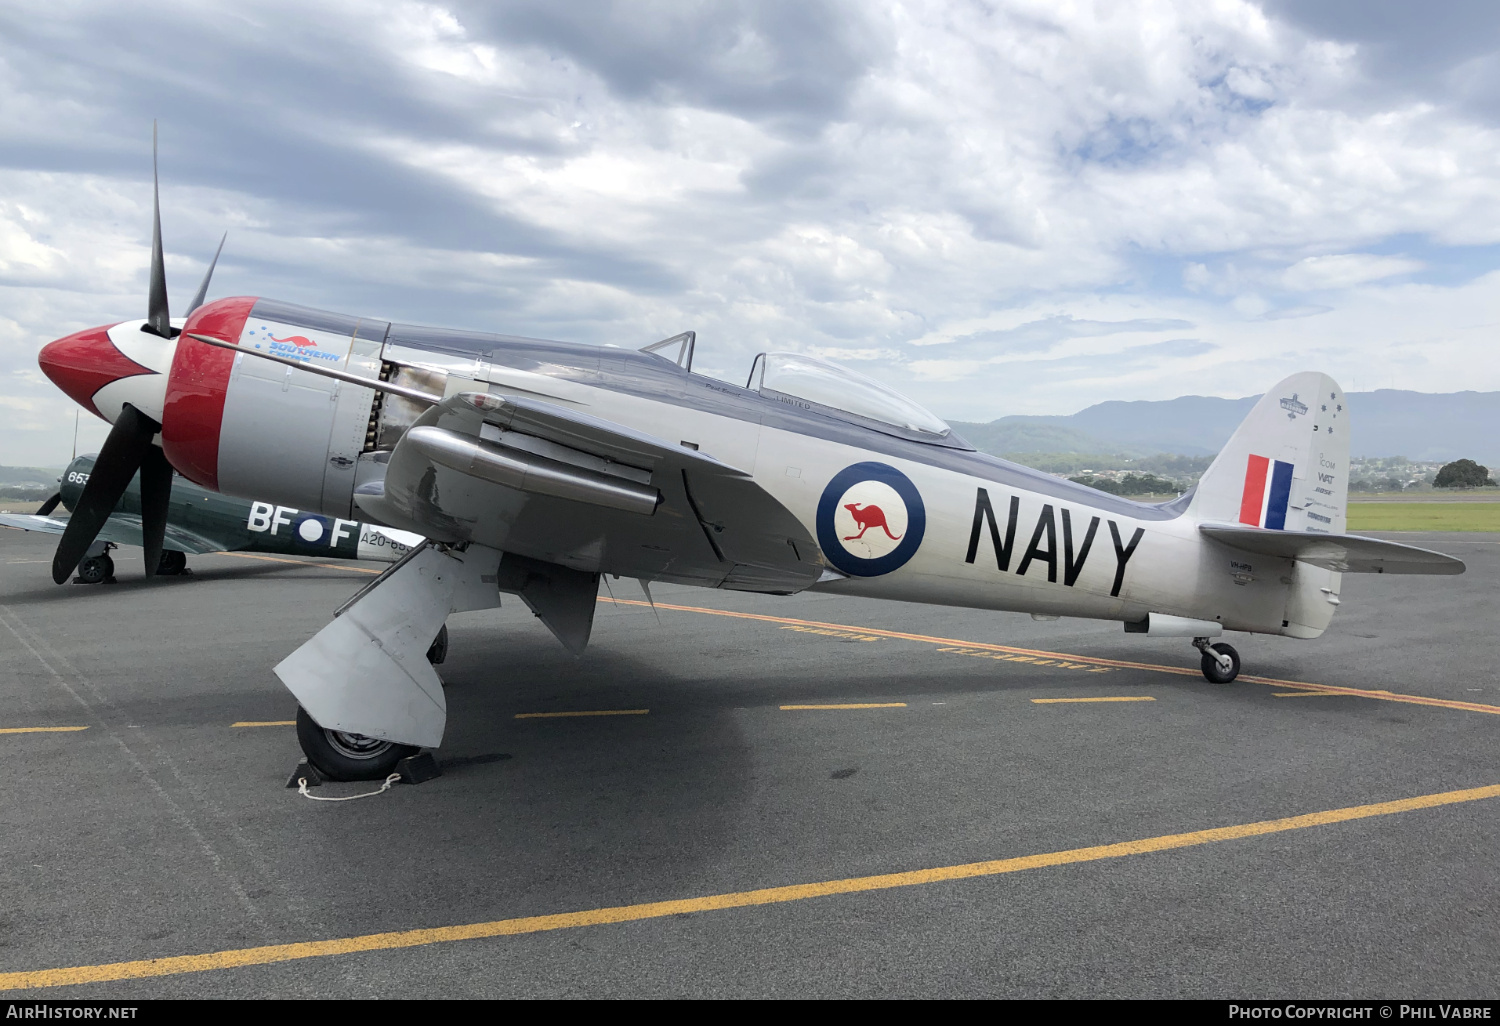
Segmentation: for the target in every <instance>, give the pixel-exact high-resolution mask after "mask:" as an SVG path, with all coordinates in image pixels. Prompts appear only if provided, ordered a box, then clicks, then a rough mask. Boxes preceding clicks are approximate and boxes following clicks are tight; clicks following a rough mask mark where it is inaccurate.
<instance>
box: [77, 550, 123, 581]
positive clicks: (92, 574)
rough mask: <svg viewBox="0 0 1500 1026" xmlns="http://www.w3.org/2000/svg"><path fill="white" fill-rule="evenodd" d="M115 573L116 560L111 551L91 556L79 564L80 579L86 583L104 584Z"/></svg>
mask: <svg viewBox="0 0 1500 1026" xmlns="http://www.w3.org/2000/svg"><path fill="white" fill-rule="evenodd" d="M114 575H115V561H114V560H112V559H110V558H109V553H107V552H106V553H104V554H102V555H98V556H89V557H88V558H87V559H85V560H84V561H83V562H81V563H79V564H78V579H79V580H80V581H82V582H83V583H84V584H102V583H104V582H105V581H107V580H109V579H110V578H111V577H113V576H114Z"/></svg>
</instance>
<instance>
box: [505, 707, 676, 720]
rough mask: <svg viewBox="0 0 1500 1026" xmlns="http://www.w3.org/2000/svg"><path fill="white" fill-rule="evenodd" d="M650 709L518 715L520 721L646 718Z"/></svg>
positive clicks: (593, 710) (589, 710) (590, 710)
mask: <svg viewBox="0 0 1500 1026" xmlns="http://www.w3.org/2000/svg"><path fill="white" fill-rule="evenodd" d="M650 711H651V710H650V709H588V710H584V711H581V712H544V713H516V719H518V720H552V719H557V718H559V717H562V716H644V715H646V714H647V713H648V712H650Z"/></svg>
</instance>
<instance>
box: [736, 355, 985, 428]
mask: <svg viewBox="0 0 1500 1026" xmlns="http://www.w3.org/2000/svg"><path fill="white" fill-rule="evenodd" d="M745 387H746V388H749V389H751V390H753V391H757V392H759V393H760V394H761V395H763V396H765V397H766V398H768V399H777V400H780V401H781V402H785V403H790V404H792V405H794V406H801V407H803V408H804V409H811V410H815V411H817V412H819V413H824V414H833V415H836V416H837V415H844V416H842V417H841V419H844V420H855V421H863V422H866V423H867V424H868V426H870V427H875V428H877V429H881V430H887V431H889V429H891V428H895V429H897V430H895V431H892V432H890V433H892V434H898V435H901V436H904V437H909V438H915V439H919V440H922V441H929V442H942V441H945V440H947V439H948V438H949V436H951V435H952V434H953V429H952V428H950V427H948V425H947V424H944V423H943V422H942V421H941V420H939V419H938V418H937V417H935V416H933V415H932V414H931V413H929V412H928V411H927V410H924V409H923V408H922V407H920V406H918V405H917V404H916V403H914V402H912V401H911V400H910V399H908V398H906V396H904V395H902V394H901V393H900V392H897V391H896V390H895V389H893V388H890V387H889V386H887V385H883V384H881V383H880V382H878V381H876V380H875V379H873V378H867V377H865V376H864V375H863V374H858V373H856V372H854V371H851V370H848V369H846V368H844V367H840V366H839V365H838V364H835V363H829V362H828V361H827V360H820V359H818V358H817V357H815V356H806V355H803V354H802V353H761V354H760V355H759V356H757V357H756V358H755V362H754V363H753V364H751V366H750V380H749V381H748V382H747V383H746V386H745ZM955 440H956V439H955ZM960 444H963V443H961V442H960Z"/></svg>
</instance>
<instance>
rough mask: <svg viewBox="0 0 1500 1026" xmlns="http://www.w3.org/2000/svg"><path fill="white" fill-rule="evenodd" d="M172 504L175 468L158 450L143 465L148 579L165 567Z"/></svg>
mask: <svg viewBox="0 0 1500 1026" xmlns="http://www.w3.org/2000/svg"><path fill="white" fill-rule="evenodd" d="M171 502H172V464H170V463H168V462H167V457H166V454H165V453H163V452H162V451H161V449H160V448H159V447H158V446H155V445H153V446H151V447H150V448H149V449H147V450H146V457H145V459H143V460H142V461H141V544H142V545H143V546H144V547H145V549H146V576H147V577H150V576H151V575H152V574H154V573H156V569H157V567H159V566H161V550H162V548H163V547H164V545H165V543H166V538H167V512H168V508H169V506H170V505H171Z"/></svg>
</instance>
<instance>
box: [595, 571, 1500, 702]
mask: <svg viewBox="0 0 1500 1026" xmlns="http://www.w3.org/2000/svg"><path fill="white" fill-rule="evenodd" d="M599 601H600V602H613V603H615V604H616V605H621V606H649V605H650V604H651V603H649V602H641V601H638V600H636V599H612V598H604V597H602V596H601V597H600V599H599ZM656 608H657V609H675V610H677V611H679V612H683V613H704V614H707V615H709V616H729V617H734V618H735V619H739V620H760V621H763V622H765V623H790V624H800V625H802V626H804V627H826V628H829V629H832V630H840V631H858V632H859V633H861V634H874V635H877V636H879V637H882V638H897V639H900V640H902V641H920V642H923V643H925V644H929V645H959V646H961V647H963V648H978V649H985V650H987V651H990V652H1007V653H1010V654H1012V655H1028V656H1041V657H1043V658H1046V659H1070V660H1072V661H1074V662H1079V663H1091V664H1093V665H1095V666H1114V667H1118V668H1121V669H1127V670H1149V671H1151V672H1153V673H1172V674H1176V675H1177V676H1179V677H1198V676H1200V675H1201V674H1200V671H1198V670H1197V669H1193V668H1189V667H1186V666H1164V665H1161V664H1159V663H1138V662H1133V661H1131V660H1128V659H1104V658H1101V657H1100V656H1081V655H1068V654H1067V653H1065V652H1047V651H1044V650H1042V649H1036V648H1018V647H1016V646H1015V645H995V644H991V643H990V642H987V641H959V640H957V639H956V638H939V637H934V636H932V635H928V634H908V633H907V632H905V631H888V630H884V629H882V628H879V627H851V626H849V625H848V624H842V623H824V622H823V621H821V620H797V619H793V618H792V617H787V616H768V615H766V614H765V613H741V612H736V611H734V610H730V609H710V608H708V607H706V606H677V605H672V604H670V603H666V602H658V603H656ZM1239 679H1240V680H1242V681H1245V682H1246V683H1249V684H1270V685H1272V686H1274V687H1278V688H1286V687H1291V688H1302V689H1304V690H1307V691H1321V692H1323V693H1324V694H1329V695H1355V696H1357V697H1359V698H1375V699H1379V700H1380V701H1382V702H1403V703H1406V704H1408V705H1431V706H1437V707H1438V708H1440V709H1458V710H1461V711H1463V712H1478V713H1489V714H1490V715H1492V716H1500V705H1485V704H1483V703H1482V702H1460V701H1456V700H1454V699H1451V698H1428V697H1427V696H1426V695H1403V694H1398V693H1396V692H1391V691H1375V690H1371V689H1365V688H1341V687H1337V686H1335V685H1332V684H1309V683H1307V682H1306V681H1300V680H1278V679H1277V678H1275V677H1256V676H1253V675H1251V674H1248V673H1242V674H1240V676H1239Z"/></svg>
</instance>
